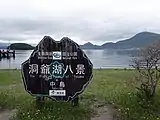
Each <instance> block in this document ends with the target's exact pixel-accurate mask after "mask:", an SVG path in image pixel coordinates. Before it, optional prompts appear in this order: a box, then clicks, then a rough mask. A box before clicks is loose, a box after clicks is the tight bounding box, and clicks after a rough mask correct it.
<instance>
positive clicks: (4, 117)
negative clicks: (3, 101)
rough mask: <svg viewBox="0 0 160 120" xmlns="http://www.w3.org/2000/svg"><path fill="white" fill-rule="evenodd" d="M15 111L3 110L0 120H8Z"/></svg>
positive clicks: (0, 113)
mask: <svg viewBox="0 0 160 120" xmlns="http://www.w3.org/2000/svg"><path fill="white" fill-rule="evenodd" d="M16 111H17V110H16V109H13V110H3V111H1V112H0V120H9V119H10V118H11V117H12V116H13V115H14V114H15V113H16Z"/></svg>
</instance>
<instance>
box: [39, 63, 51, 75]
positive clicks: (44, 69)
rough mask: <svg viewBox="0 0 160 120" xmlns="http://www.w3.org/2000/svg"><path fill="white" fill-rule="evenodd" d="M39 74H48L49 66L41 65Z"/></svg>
mask: <svg viewBox="0 0 160 120" xmlns="http://www.w3.org/2000/svg"><path fill="white" fill-rule="evenodd" d="M40 69H41V74H45V75H46V74H49V65H47V64H43V65H41V68H40Z"/></svg>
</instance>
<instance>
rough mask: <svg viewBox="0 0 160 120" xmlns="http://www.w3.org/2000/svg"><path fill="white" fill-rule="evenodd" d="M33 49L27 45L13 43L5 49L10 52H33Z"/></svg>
mask: <svg viewBox="0 0 160 120" xmlns="http://www.w3.org/2000/svg"><path fill="white" fill-rule="evenodd" d="M34 48H35V47H33V46H32V45H29V44H27V43H13V44H11V45H9V46H8V47H7V49H11V50H33V49H34Z"/></svg>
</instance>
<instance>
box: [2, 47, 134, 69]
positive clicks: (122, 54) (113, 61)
mask: <svg viewBox="0 0 160 120" xmlns="http://www.w3.org/2000/svg"><path fill="white" fill-rule="evenodd" d="M83 51H84V52H85V53H86V55H87V56H88V57H89V58H90V60H91V62H92V63H93V66H94V68H129V64H130V61H131V59H132V57H131V56H130V54H128V53H127V52H126V51H120V50H83ZM31 52H32V50H17V51H16V57H15V59H13V58H10V59H7V58H2V59H1V60H0V69H15V68H17V69H20V68H21V63H22V62H24V61H25V60H27V59H28V58H29V56H30V54H31Z"/></svg>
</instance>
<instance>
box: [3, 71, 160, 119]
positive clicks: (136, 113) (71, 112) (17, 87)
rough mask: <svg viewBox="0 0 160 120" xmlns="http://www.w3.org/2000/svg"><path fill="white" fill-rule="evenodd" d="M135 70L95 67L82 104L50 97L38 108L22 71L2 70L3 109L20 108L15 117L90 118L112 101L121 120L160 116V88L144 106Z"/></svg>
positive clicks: (81, 99) (81, 98) (81, 96)
mask: <svg viewBox="0 0 160 120" xmlns="http://www.w3.org/2000/svg"><path fill="white" fill-rule="evenodd" d="M134 75H135V72H134V70H111V69H110V70H94V77H93V80H92V81H91V83H90V84H89V86H88V87H87V89H86V90H85V92H84V93H83V94H81V95H80V106H78V107H72V106H71V105H70V104H69V103H63V102H62V103H57V102H53V101H51V100H47V101H46V102H45V104H44V105H43V106H42V107H41V108H37V107H36V104H35V98H33V97H32V96H30V95H29V94H28V93H27V92H26V91H25V90H24V86H23V85H21V83H22V80H21V73H20V71H19V70H0V106H1V109H6V108H7V109H13V108H16V109H17V110H18V112H17V115H16V116H14V117H13V119H14V120H89V119H90V117H91V115H92V114H93V106H94V107H96V104H102V105H107V104H112V105H113V106H114V107H115V109H116V110H117V115H118V116H119V119H120V120H158V119H160V110H159V106H160V87H159V86H158V89H157V92H156V93H157V94H156V96H155V98H156V99H155V102H154V103H153V104H152V105H148V107H147V108H142V107H141V106H140V105H139V102H137V96H136V89H135V88H134V86H135V85H137V84H138V81H135V80H134Z"/></svg>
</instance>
